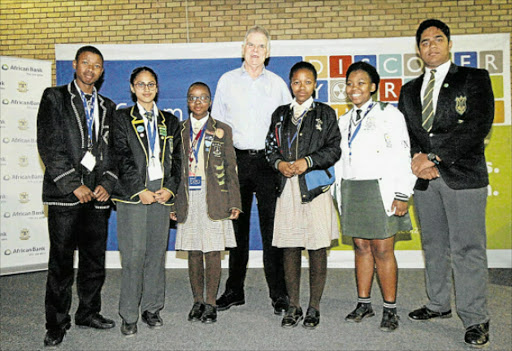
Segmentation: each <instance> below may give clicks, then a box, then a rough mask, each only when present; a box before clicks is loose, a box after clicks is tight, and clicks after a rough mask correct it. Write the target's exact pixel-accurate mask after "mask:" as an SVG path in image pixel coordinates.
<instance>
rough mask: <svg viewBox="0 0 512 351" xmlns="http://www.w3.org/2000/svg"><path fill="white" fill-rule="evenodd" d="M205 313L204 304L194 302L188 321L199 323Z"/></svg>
mask: <svg viewBox="0 0 512 351" xmlns="http://www.w3.org/2000/svg"><path fill="white" fill-rule="evenodd" d="M203 312H204V303H202V302H194V305H193V306H192V309H191V310H190V312H189V314H188V320H189V321H190V322H199V321H200V320H201V317H202V316H203Z"/></svg>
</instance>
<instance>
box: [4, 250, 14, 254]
mask: <svg viewBox="0 0 512 351" xmlns="http://www.w3.org/2000/svg"><path fill="white" fill-rule="evenodd" d="M10 254H12V252H11V250H9V249H7V250H5V251H4V255H5V256H9V255H10Z"/></svg>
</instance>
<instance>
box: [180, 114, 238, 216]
mask: <svg viewBox="0 0 512 351" xmlns="http://www.w3.org/2000/svg"><path fill="white" fill-rule="evenodd" d="M181 139H182V141H183V142H182V148H183V155H184V156H183V158H184V161H183V163H182V167H181V182H180V185H179V190H178V195H177V197H176V202H175V204H174V206H173V208H172V210H171V211H173V212H176V216H177V217H178V223H184V222H185V221H186V220H187V215H188V194H189V189H188V174H189V163H188V161H186V159H187V157H188V155H189V153H190V119H187V120H186V121H184V122H182V126H181ZM202 142H203V143H204V162H205V164H204V168H205V174H206V204H207V206H208V217H210V219H211V220H214V221H217V220H223V219H227V218H229V216H230V215H231V210H232V209H238V210H241V209H242V202H241V200H240V185H239V183H238V174H237V169H236V155H235V149H234V147H233V133H232V130H231V127H230V126H228V125H227V124H226V123H223V122H220V121H217V120H215V119H213V118H212V117H211V116H210V117H208V121H207V122H206V130H205V135H204V137H203V141H202ZM191 220H193V219H191Z"/></svg>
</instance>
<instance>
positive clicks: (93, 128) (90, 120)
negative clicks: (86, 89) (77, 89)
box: [84, 94, 96, 144]
mask: <svg viewBox="0 0 512 351" xmlns="http://www.w3.org/2000/svg"><path fill="white" fill-rule="evenodd" d="M84 97H85V101H86V104H87V110H88V111H89V113H88V114H87V128H89V129H90V131H91V136H92V137H91V142H92V143H93V144H95V143H96V125H95V124H94V113H92V111H93V109H94V106H92V94H84Z"/></svg>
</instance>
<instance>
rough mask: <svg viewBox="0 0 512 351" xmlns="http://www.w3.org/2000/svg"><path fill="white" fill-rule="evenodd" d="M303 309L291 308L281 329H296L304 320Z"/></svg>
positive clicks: (282, 322)
mask: <svg viewBox="0 0 512 351" xmlns="http://www.w3.org/2000/svg"><path fill="white" fill-rule="evenodd" d="M302 318H303V317H302V308H300V307H295V306H289V307H288V310H287V311H286V314H285V315H284V317H283V320H282V321H281V327H283V328H293V327H296V326H297V324H299V322H300V321H301V320H302Z"/></svg>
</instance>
